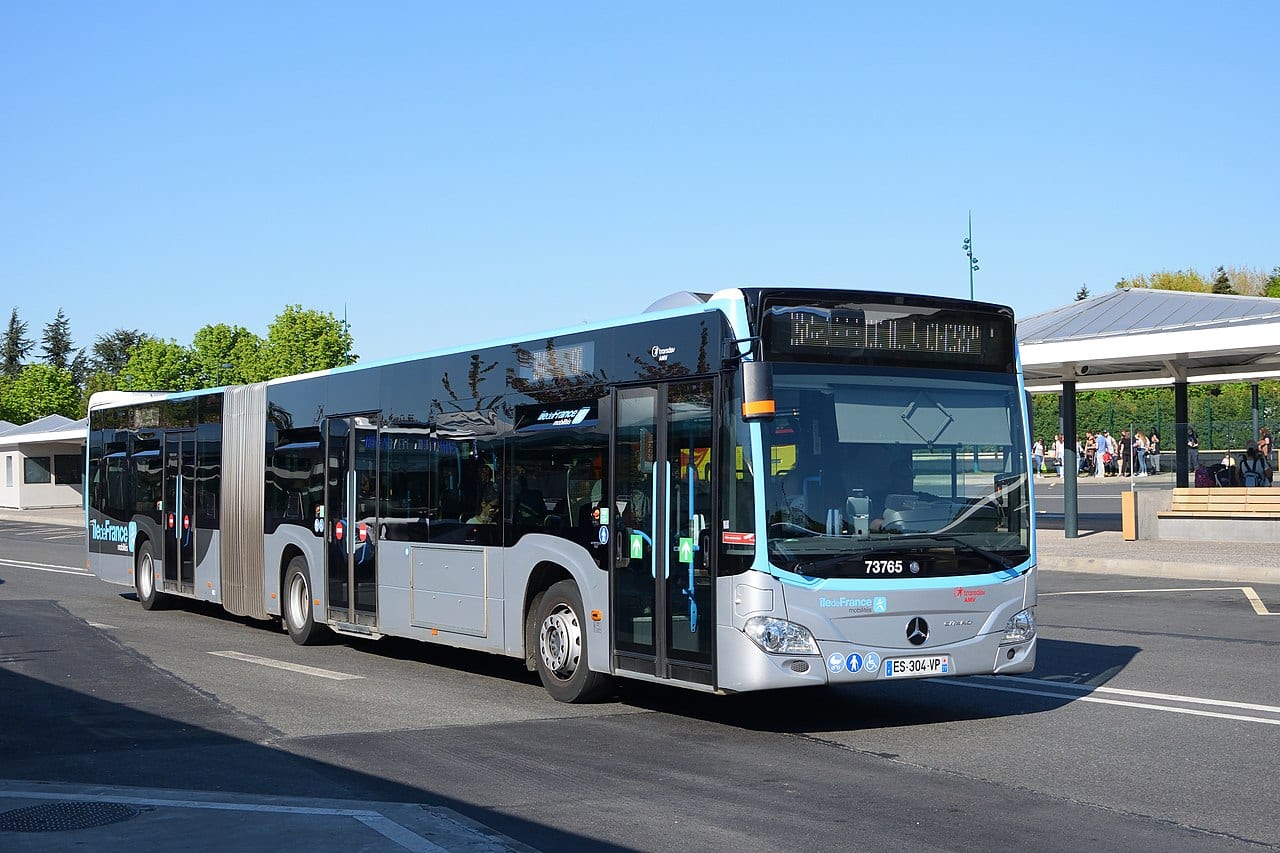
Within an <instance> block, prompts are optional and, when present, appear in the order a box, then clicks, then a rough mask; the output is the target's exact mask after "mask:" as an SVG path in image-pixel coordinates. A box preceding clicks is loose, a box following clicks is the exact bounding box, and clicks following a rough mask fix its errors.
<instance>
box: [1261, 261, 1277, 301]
mask: <svg viewBox="0 0 1280 853" xmlns="http://www.w3.org/2000/svg"><path fill="white" fill-rule="evenodd" d="M1264 293H1265V294H1266V295H1267V296H1270V297H1271V298H1272V299H1280V267H1275V268H1274V269H1272V270H1271V275H1270V276H1269V277H1268V278H1267V286H1266V290H1265V291H1264Z"/></svg>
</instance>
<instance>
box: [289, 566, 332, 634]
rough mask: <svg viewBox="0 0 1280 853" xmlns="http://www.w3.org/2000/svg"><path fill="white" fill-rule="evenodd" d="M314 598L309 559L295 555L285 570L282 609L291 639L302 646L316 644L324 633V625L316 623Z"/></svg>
mask: <svg viewBox="0 0 1280 853" xmlns="http://www.w3.org/2000/svg"><path fill="white" fill-rule="evenodd" d="M312 600H313V599H312V598H311V575H310V573H309V572H308V571H307V561H306V560H305V559H303V558H302V557H294V558H293V559H292V560H290V561H289V567H288V568H287V569H285V572H284V601H283V607H282V608H281V609H282V611H283V616H284V626H285V628H287V629H288V631H289V637H290V639H292V640H293V641H294V642H295V643H297V644H298V645H300V646H311V645H315V644H316V643H318V642H320V637H321V635H322V633H323V627H322V626H321V625H317V624H316V617H315V610H314V609H312V606H311V602H312Z"/></svg>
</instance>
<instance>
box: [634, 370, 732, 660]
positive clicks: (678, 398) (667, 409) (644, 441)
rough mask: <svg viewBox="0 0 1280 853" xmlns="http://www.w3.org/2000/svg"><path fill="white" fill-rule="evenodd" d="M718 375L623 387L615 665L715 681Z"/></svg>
mask: <svg viewBox="0 0 1280 853" xmlns="http://www.w3.org/2000/svg"><path fill="white" fill-rule="evenodd" d="M714 402H715V386H714V384H713V382H712V381H711V380H700V381H692V382H672V383H663V384H659V385H649V386H644V387H635V388H622V389H618V390H617V391H616V392H615V394H614V419H613V423H614V449H615V455H614V461H615V464H614V465H613V466H612V476H611V483H612V489H611V495H612V498H613V500H612V502H611V504H610V507H611V511H613V512H615V513H617V519H616V521H615V523H614V524H613V525H612V527H613V529H614V530H615V531H617V533H616V534H615V539H614V551H613V553H614V561H613V567H612V571H611V603H612V614H611V616H612V618H611V620H610V623H611V625H612V630H613V653H614V667H615V668H616V669H618V670H625V671H629V672H636V673H642V674H644V675H652V676H655V677H658V678H665V679H673V680H678V681H685V682H691V683H696V684H705V685H712V684H714V673H713V671H712V662H713V650H712V642H713V638H714V635H715V622H716V613H715V601H714V590H715V585H714V582H713V578H714V566H713V554H714V551H715V549H714V548H713V547H712V546H711V541H712V540H711V537H712V535H713V532H714V531H715V529H716V527H715V521H714V519H713V500H714V497H713V496H714V494H715V489H713V488H712V487H711V485H712V483H714V482H715V480H714V477H715V475H716V472H715V465H716V462H715V460H716V456H715V454H714V453H713V447H712V445H713V441H714V437H715V428H714V412H715V406H714Z"/></svg>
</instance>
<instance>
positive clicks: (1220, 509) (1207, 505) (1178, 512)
mask: <svg viewBox="0 0 1280 853" xmlns="http://www.w3.org/2000/svg"><path fill="white" fill-rule="evenodd" d="M1156 515H1157V516H1159V517H1160V518H1259V519H1261V518H1269V519H1280V488H1256V489H1250V488H1245V487H1222V488H1210V489H1174V490H1173V504H1172V506H1171V507H1170V508H1169V509H1168V510H1166V511H1164V512H1159V513H1156Z"/></svg>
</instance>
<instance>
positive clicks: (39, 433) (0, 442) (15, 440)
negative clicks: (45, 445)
mask: <svg viewBox="0 0 1280 853" xmlns="http://www.w3.org/2000/svg"><path fill="white" fill-rule="evenodd" d="M88 424H89V421H88V419H87V418H81V419H80V420H78V421H73V420H71V418H66V417H63V416H62V415H47V416H45V417H43V418H40V419H39V420H34V421H32V422H31V423H29V424H23V425H22V426H16V427H13V428H12V429H7V430H4V431H3V432H0V446H5V447H10V446H14V447H16V446H18V445H21V444H38V443H41V442H70V441H78V442H81V443H83V442H84V438H85V430H86V429H87V427H88Z"/></svg>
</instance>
